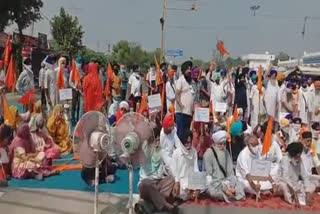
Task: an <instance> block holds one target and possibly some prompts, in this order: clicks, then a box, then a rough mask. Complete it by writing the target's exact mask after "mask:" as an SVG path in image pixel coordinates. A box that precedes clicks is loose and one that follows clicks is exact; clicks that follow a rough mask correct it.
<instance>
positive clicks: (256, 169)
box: [250, 159, 271, 177]
mask: <svg viewBox="0 0 320 214" xmlns="http://www.w3.org/2000/svg"><path fill="white" fill-rule="evenodd" d="M270 170H271V161H268V160H259V159H253V160H252V162H251V169H250V175H251V176H256V177H269V175H270Z"/></svg>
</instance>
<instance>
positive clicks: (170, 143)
mask: <svg viewBox="0 0 320 214" xmlns="http://www.w3.org/2000/svg"><path fill="white" fill-rule="evenodd" d="M180 143H181V142H180V139H179V137H178V135H177V129H176V128H173V129H172V131H171V133H170V134H168V135H166V134H165V133H164V131H163V129H162V130H161V133H160V147H161V155H162V160H163V162H164V165H165V167H166V169H167V170H169V173H170V174H171V175H172V172H173V171H172V167H173V165H172V154H173V151H174V150H175V149H176V148H177V147H178V146H179V145H180Z"/></svg>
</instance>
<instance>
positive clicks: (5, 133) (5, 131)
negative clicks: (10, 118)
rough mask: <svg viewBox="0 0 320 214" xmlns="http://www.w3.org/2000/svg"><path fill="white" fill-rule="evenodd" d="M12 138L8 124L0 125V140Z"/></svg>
mask: <svg viewBox="0 0 320 214" xmlns="http://www.w3.org/2000/svg"><path fill="white" fill-rule="evenodd" d="M8 138H9V139H12V138H13V129H12V128H11V127H10V126H8V125H5V124H3V125H1V126H0V141H3V140H6V139H8Z"/></svg>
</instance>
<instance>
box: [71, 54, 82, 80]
mask: <svg viewBox="0 0 320 214" xmlns="http://www.w3.org/2000/svg"><path fill="white" fill-rule="evenodd" d="M71 70H72V75H71V82H73V83H75V84H76V85H79V84H80V74H79V71H78V69H77V66H76V61H75V60H74V59H73V60H72V67H71Z"/></svg>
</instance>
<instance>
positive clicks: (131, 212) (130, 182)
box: [128, 164, 133, 214]
mask: <svg viewBox="0 0 320 214" xmlns="http://www.w3.org/2000/svg"><path fill="white" fill-rule="evenodd" d="M128 169H129V201H128V206H129V214H133V166H132V165H131V164H129V166H128Z"/></svg>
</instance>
